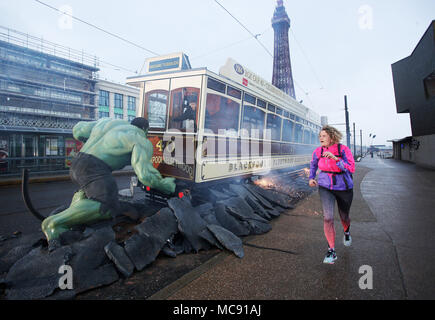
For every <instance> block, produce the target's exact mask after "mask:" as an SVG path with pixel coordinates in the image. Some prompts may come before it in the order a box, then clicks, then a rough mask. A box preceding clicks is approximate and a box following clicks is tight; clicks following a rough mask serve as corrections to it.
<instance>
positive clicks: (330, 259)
mask: <svg viewBox="0 0 435 320" xmlns="http://www.w3.org/2000/svg"><path fill="white" fill-rule="evenodd" d="M335 260H337V254H336V253H335V250H333V249H329V250H328V252H327V253H326V256H325V259H323V263H329V264H334V261H335Z"/></svg>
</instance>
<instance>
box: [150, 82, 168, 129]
mask: <svg viewBox="0 0 435 320" xmlns="http://www.w3.org/2000/svg"><path fill="white" fill-rule="evenodd" d="M146 101H147V103H148V122H149V125H150V128H152V129H165V127H166V106H167V103H168V93H167V91H161V90H159V91H152V92H149V93H148V94H147V99H146Z"/></svg>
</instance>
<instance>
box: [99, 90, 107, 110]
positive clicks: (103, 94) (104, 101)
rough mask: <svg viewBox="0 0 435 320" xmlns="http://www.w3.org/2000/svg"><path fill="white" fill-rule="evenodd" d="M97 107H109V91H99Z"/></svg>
mask: <svg viewBox="0 0 435 320" xmlns="http://www.w3.org/2000/svg"><path fill="white" fill-rule="evenodd" d="M98 105H99V106H101V107H108V106H109V91H104V90H100V98H99V104H98Z"/></svg>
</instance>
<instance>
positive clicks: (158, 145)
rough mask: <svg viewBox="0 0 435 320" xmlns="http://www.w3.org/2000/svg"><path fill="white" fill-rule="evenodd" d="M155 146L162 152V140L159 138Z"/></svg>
mask: <svg viewBox="0 0 435 320" xmlns="http://www.w3.org/2000/svg"><path fill="white" fill-rule="evenodd" d="M156 148H157V149H159V151H160V152H163V142H162V140H159V141H158V142H157V143H156Z"/></svg>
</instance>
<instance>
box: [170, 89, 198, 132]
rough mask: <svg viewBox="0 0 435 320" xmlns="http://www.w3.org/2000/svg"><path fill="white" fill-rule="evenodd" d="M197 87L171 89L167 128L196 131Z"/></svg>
mask: <svg viewBox="0 0 435 320" xmlns="http://www.w3.org/2000/svg"><path fill="white" fill-rule="evenodd" d="M198 97H199V89H197V88H179V89H176V90H172V91H171V107H170V109H169V126H168V128H169V129H177V130H181V131H191V132H192V131H196V123H197V122H196V115H197V111H198Z"/></svg>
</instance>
